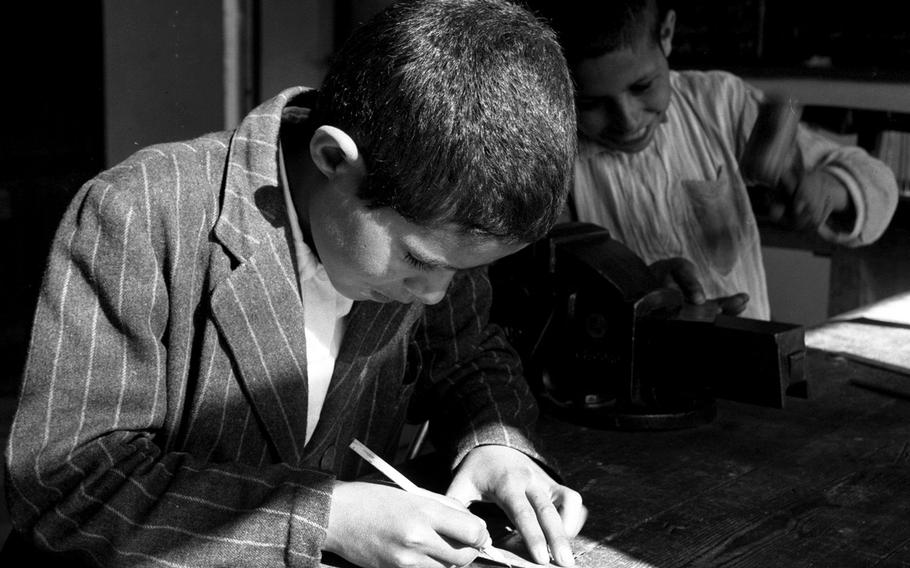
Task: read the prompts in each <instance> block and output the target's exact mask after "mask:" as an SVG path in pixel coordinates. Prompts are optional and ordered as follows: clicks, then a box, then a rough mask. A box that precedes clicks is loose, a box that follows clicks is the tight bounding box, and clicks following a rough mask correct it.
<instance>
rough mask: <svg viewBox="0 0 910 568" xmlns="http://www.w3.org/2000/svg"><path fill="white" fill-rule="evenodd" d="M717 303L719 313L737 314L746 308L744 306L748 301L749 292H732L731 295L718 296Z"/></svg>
mask: <svg viewBox="0 0 910 568" xmlns="http://www.w3.org/2000/svg"><path fill="white" fill-rule="evenodd" d="M717 303H718V305H719V306H720V311H721V313H724V314H726V315H728V316H737V315H739V314H741V313H743V311H744V310H745V309H746V306H747V305H748V303H749V294H746V293H745V292H740V293H739V294H733V295H732V296H727V297H725V298H718V299H717Z"/></svg>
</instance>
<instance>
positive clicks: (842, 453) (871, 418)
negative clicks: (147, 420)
mask: <svg viewBox="0 0 910 568" xmlns="http://www.w3.org/2000/svg"><path fill="white" fill-rule="evenodd" d="M807 365H808V373H809V385H810V386H809V389H810V396H809V399H807V400H803V399H796V398H789V399H787V408H785V409H782V410H779V409H770V408H761V407H756V406H751V405H747V404H740V403H733V402H728V401H723V400H720V401H718V414H717V417H716V418H715V419H714V421H712V422H711V423H709V424H707V425H704V426H699V427H696V428H692V429H685V430H671V431H650V432H617V431H606V430H597V429H591V428H584V427H581V426H577V425H574V424H569V423H565V422H560V421H557V420H555V419H553V418H551V417H547V416H543V417H542V420H541V422H540V434H541V436H542V441H543V443H544V447H545V450H546V451H547V452H548V453H549V454H550V455H551V456H553V457H555V458H556V460H557V461H558V464H559V466H560V469H561V473H562V474H563V476H564V477H565V482H566V484H567V485H569V486H571V487H573V488H575V489H577V490H579V491H580V492H581V493H582V496H583V497H584V502H585V504H586V506H587V507H588V509H589V517H588V521H587V523H586V524H585V526H584V528H583V529H582V532H581V534H580V535H579V536H578V538H577V539H576V540H575V542H574V543H573V548H574V552H575V554H576V563H577V566H578V567H579V568H632V567H634V568H682V567H688V568H720V567H737V568H749V567H755V568H758V567H761V568H798V567H808V566H815V567H825V568H827V567H832V568H862V567H869V568H871V567H875V568H897V567H904V568H910V375H905V374H900V373H895V372H893V371H890V370H887V369H883V368H877V367H874V366H867V365H865V364H863V363H860V362H858V361H855V360H851V359H847V358H844V357H842V356H838V355H833V354H830V353H827V352H824V351H819V350H814V349H810V350H809V354H808V358H807ZM733 372H734V373H735V370H734V371H733ZM731 380H735V375H734V376H731ZM855 380H860V381H863V382H865V383H871V384H881V385H883V386H886V387H888V388H893V389H903V390H904V391H905V392H906V393H907V398H905V399H904V398H899V397H895V396H890V395H883V394H880V393H878V392H875V391H872V390H869V389H868V388H862V387H859V386H857V385H856V384H854V383H852V382H851V381H855ZM428 458H429V459H428ZM421 461H422V462H423V463H422V464H421V463H420V462H421ZM414 463H417V467H414V466H413V464H414ZM429 463H433V461H432V455H431V456H423V457H422V458H418V460H415V462H412V464H410V465H409V464H404V465H403V466H402V469H403V471H405V472H407V474H408V476H409V477H411V478H412V479H413V480H415V481H417V482H418V484H419V485H422V486H424V487H427V488H429V489H434V490H437V491H444V487H445V485H446V484H447V480H446V479H442V478H441V475H442V474H441V473H440V471H441V470H439V469H436V468H437V467H439V465H438V464H436V465H433V466H432V467H426V466H427V464H429ZM488 507H490V506H488ZM491 510H493V509H490V508H487V509H483V508H481V512H480V513H478V514H481V516H485V517H487V521H488V526H489V528H490V531H491V534H493V535H494V537H498V538H497V541H496V543H495V544H497V545H498V546H501V547H503V548H506V549H508V550H510V551H515V552H518V553H519V554H520V555H521V556H523V557H525V558H527V554H526V552H525V551H524V546H523V544H522V543H521V542H520V540H518V539H515V538H510V537H509V536H508V534H509V533H508V532H505V531H504V530H503V526H504V521H505V518H504V517H502V516H501V514H500V515H496V514H493V515H489V512H490V511H491ZM484 513H486V514H484ZM512 534H513V536H514V534H515V533H512ZM503 535H506V536H503ZM324 560H326V561H327V562H326V565H329V566H336V567H337V566H342V567H351V566H352V565H351V564H350V563H347V562H344V561H343V560H341V559H339V558H337V557H334V556H332V555H328V557H327V558H325V559H324ZM473 566H475V567H485V568H489V567H490V566H495V564H493V563H490V562H488V561H485V560H482V559H478V560H477V561H476V562H475V563H474V565H473Z"/></svg>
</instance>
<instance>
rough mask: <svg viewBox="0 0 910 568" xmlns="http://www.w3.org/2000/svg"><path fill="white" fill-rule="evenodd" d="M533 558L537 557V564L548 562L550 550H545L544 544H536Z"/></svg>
mask: <svg viewBox="0 0 910 568" xmlns="http://www.w3.org/2000/svg"><path fill="white" fill-rule="evenodd" d="M534 558H536V559H537V563H538V564H549V563H550V551H549V550H547V547H546V546H538V547H535V548H534Z"/></svg>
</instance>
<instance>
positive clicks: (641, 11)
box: [528, 0, 897, 319]
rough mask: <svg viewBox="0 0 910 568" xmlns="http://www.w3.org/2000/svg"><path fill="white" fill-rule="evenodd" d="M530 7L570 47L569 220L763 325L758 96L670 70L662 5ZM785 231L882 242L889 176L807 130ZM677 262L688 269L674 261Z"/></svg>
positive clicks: (789, 187)
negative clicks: (751, 156) (753, 174)
mask: <svg viewBox="0 0 910 568" xmlns="http://www.w3.org/2000/svg"><path fill="white" fill-rule="evenodd" d="M528 4H529V5H530V7H531V8H532V9H534V10H536V11H537V12H538V14H539V15H541V16H543V17H544V18H545V19H546V20H548V21H549V22H550V23H551V24H552V25H553V27H554V29H556V31H557V34H558V35H559V37H560V41H561V42H562V44H563V46H564V49H565V53H566V57H567V59H568V62H569V67H570V70H571V72H572V75H573V78H574V81H575V86H576V109H577V115H578V131H579V136H580V141H579V156H578V159H577V161H576V165H575V186H574V190H573V192H572V194H571V197H570V208H569V209H570V214H571V215H572V216H573V217H574V220H579V221H587V222H592V223H596V224H598V225H601V226H603V227H605V228H606V229H607V230H609V231H610V233H611V234H612V235H613V237H614V238H616V239H618V240H620V241H622V242H623V243H624V244H626V245H627V246H628V247H629V248H631V249H632V250H633V251H634V252H636V253H637V254H638V255H639V256H641V257H642V258H643V259H644V260H645V261H646V262H648V263H654V265H655V266H658V265H660V264H661V263H669V265H667V266H665V267H664V268H669V269H671V270H674V271H676V272H677V274H676V276H677V277H680V278H678V279H679V280H681V282H680V284H681V288H683V291H684V292H689V293H690V299H691V300H692V301H694V302H695V303H700V302H701V301H703V299H704V297H705V296H707V297H711V298H718V299H720V300H721V304H722V306H723V307H724V308H725V311H728V312H729V313H740V314H741V315H743V316H747V317H752V318H758V319H768V318H769V317H770V308H769V305H768V293H767V285H766V281H765V272H764V267H763V264H762V256H761V246H760V241H759V231H758V225H757V223H756V218H755V214H754V212H753V210H752V206H751V203H750V199H749V194H748V192H747V189H746V183H745V181H744V179H743V175H742V173H741V171H740V160H741V158H742V156H743V151H744V148H745V147H746V143H747V140H748V139H749V136H750V134H751V132H752V128H753V125H754V124H755V122H756V117H757V115H758V112H759V105H760V103H761V102H762V100H763V99H764V95H763V94H762V93H761V92H759V91H758V90H756V89H755V88H753V87H751V86H750V85H748V84H747V83H745V82H744V81H743V80H741V79H739V78H738V77H736V76H734V75H732V74H730V73H727V72H723V71H709V72H701V71H674V70H671V69H670V67H669V64H668V61H667V57H668V56H669V55H670V52H671V49H672V41H673V32H674V25H675V21H676V14H675V12H674V11H673V10H672V9H667V8H666V7H664V6H663V5H662V4H661V3H660V2H659V0H611V1H609V2H603V1H601V2H597V1H581V2H558V1H551V0H536V1H531V2H528ZM796 141H797V155H798V156H800V157H799V158H798V159H797V160H795V161H794V164H795V166H796V167H795V168H794V172H795V175H793V176H787V181H785V183H784V186H783V187H781V188H778V189H779V190H780V191H781V193H782V194H783V195H786V196H788V197H787V198H786V199H785V200H784V202H783V205H784V207H785V208H786V209H785V215H784V219H785V220H787V221H789V222H790V223H791V224H792V226H793V227H794V228H799V229H805V230H810V231H815V232H817V233H818V235H820V236H821V237H822V238H824V239H826V240H828V241H831V242H834V243H837V244H840V245H844V246H850V247H855V246H861V245H865V244H869V243H871V242H873V241H875V240H876V239H877V238H878V237H879V236H881V234H882V233H883V232H884V230H885V229H886V228H887V226H888V223H889V222H890V219H891V217H892V215H893V213H894V210H895V208H896V205H897V184H896V182H895V179H894V174H893V173H892V172H891V171H890V169H888V167H887V166H886V165H885V164H883V163H882V162H880V161H879V160H876V159H874V158H872V157H870V156H869V155H868V154H867V153H866V152H865V151H863V150H862V149H860V148H858V147H852V146H841V145H838V144H836V143H834V142H832V141H830V140H828V139H826V138H824V137H823V136H822V135H820V134H818V133H815V132H813V131H811V130H810V129H808V128H807V127H805V126H804V125H802V124H801V125H799V126H798V129H797V133H796ZM671 258H674V259H676V260H678V259H679V258H682V259H686V260H687V261H689V262H688V263H686V264H679V263H676V262H671V261H669V260H668V259H671Z"/></svg>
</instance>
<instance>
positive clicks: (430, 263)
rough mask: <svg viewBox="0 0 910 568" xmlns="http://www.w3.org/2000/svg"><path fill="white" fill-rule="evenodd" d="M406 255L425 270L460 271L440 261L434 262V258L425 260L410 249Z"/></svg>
mask: <svg viewBox="0 0 910 568" xmlns="http://www.w3.org/2000/svg"><path fill="white" fill-rule="evenodd" d="M408 254H409V255H411V256H412V257H413V258H414V260H416V261H417V262H419V263H420V264H423V265H425V266H426V267H427V268H431V269H433V270H453V271H454V270H461V269H460V268H458V267H457V266H452V265H451V264H447V263H445V262H442V261H441V260H436V259H434V258H427V257H425V256H423V255H422V254H420V253H419V252H417V251H416V250H414V249H412V248H409V249H408Z"/></svg>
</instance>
